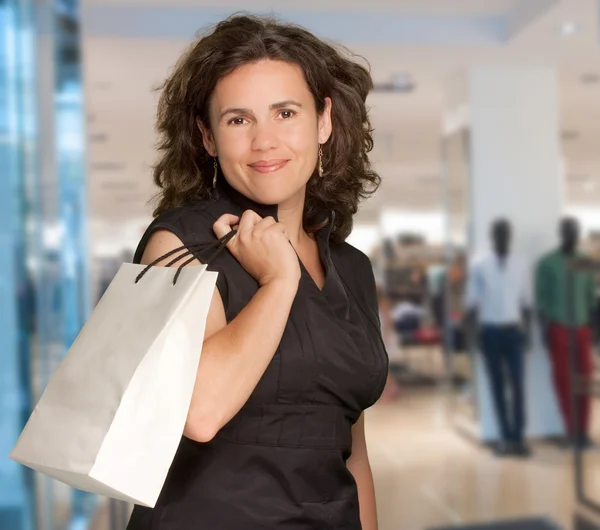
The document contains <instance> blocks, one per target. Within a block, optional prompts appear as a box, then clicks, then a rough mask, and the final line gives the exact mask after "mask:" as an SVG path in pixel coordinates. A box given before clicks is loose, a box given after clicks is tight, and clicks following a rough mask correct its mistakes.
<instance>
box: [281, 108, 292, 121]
mask: <svg viewBox="0 0 600 530" xmlns="http://www.w3.org/2000/svg"><path fill="white" fill-rule="evenodd" d="M295 114H296V113H295V112H294V111H293V110H282V111H281V112H280V114H279V115H280V116H281V117H282V118H283V119H284V120H289V119H290V118H292V117H293V116H294V115H295Z"/></svg>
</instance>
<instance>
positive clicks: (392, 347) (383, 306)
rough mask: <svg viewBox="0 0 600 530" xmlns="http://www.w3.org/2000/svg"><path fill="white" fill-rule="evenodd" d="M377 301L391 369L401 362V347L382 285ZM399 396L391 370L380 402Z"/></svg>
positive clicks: (378, 290)
mask: <svg viewBox="0 0 600 530" xmlns="http://www.w3.org/2000/svg"><path fill="white" fill-rule="evenodd" d="M377 300H378V301H379V320H380V322H381V336H382V338H383V342H384V344H385V348H386V351H387V352H388V354H389V357H390V363H389V364H390V368H391V367H392V364H393V363H394V362H395V361H396V362H397V361H398V360H399V359H398V357H399V349H400V346H399V345H398V336H397V335H396V330H395V329H394V319H393V318H392V311H391V307H390V301H389V300H388V297H387V296H386V295H385V292H384V290H383V288H382V287H381V286H380V285H378V286H377ZM399 394H400V386H399V385H398V383H397V382H396V380H395V379H394V376H393V374H392V372H391V370H389V371H388V376H387V380H386V383H385V388H384V389H383V393H382V394H381V398H380V399H379V402H380V403H390V402H393V401H394V400H395V399H396V398H397V397H398V395H399Z"/></svg>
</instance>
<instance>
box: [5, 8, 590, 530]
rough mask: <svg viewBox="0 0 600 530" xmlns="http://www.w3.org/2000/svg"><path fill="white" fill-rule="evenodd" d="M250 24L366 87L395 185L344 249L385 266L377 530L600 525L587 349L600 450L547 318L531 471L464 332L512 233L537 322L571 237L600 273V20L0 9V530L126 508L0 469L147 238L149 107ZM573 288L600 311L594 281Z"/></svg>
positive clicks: (585, 12) (532, 380)
mask: <svg viewBox="0 0 600 530" xmlns="http://www.w3.org/2000/svg"><path fill="white" fill-rule="evenodd" d="M239 10H244V11H251V12H258V13H275V14H276V15H277V16H278V17H280V18H282V19H284V20H288V21H291V22H296V23H299V24H301V25H303V26H305V27H307V28H308V29H310V30H312V31H314V32H315V33H316V34H317V35H319V36H321V37H323V38H327V39H331V40H333V41H335V42H338V43H341V44H343V45H345V46H348V47H349V48H350V49H351V50H352V51H354V52H355V53H358V54H360V55H362V56H364V57H365V58H366V59H367V60H368V62H369V63H370V65H371V68H372V75H373V78H374V80H375V85H376V86H375V89H374V91H373V92H372V94H371V95H370V97H369V101H368V104H369V106H370V109H371V116H372V122H373V125H374V127H375V149H374V151H373V153H372V161H373V163H374V165H375V167H376V169H377V170H378V171H379V173H380V174H381V176H382V178H383V185H382V187H381V189H380V191H379V192H378V193H377V194H376V195H375V196H374V197H373V198H372V199H371V200H369V201H368V202H367V203H365V204H364V205H363V206H362V208H361V210H360V212H359V213H358V215H357V217H356V224H355V228H354V232H353V233H352V235H351V237H350V242H351V243H353V244H354V245H356V246H357V247H359V248H361V249H362V250H363V251H365V252H366V253H368V254H369V255H370V256H371V258H372V261H373V264H374V267H375V271H376V275H377V278H378V280H379V285H380V290H381V305H382V315H383V317H384V318H383V320H384V324H385V325H384V330H385V340H386V342H387V344H388V349H389V353H390V358H391V370H390V382H389V385H388V388H386V391H385V394H384V396H383V398H382V399H381V401H380V403H378V404H377V405H375V406H374V407H373V408H372V409H371V410H369V412H368V415H367V433H368V441H369V452H370V457H371V463H372V467H373V472H374V476H375V482H376V489H377V501H378V510H379V520H380V529H381V530H395V529H402V530H431V529H442V528H444V529H446V528H477V529H483V528H497V529H522V530H535V529H539V530H544V529H552V528H554V529H557V528H561V529H568V528H577V529H579V530H584V529H598V528H600V522H599V521H600V475H599V474H598V471H599V470H600V457H599V455H600V452H599V449H598V447H600V445H599V444H600V409H599V408H598V406H597V405H598V397H597V396H600V393H597V386H596V385H597V383H598V381H597V379H598V380H599V381H600V371H598V372H597V371H595V365H597V364H598V357H597V356H596V354H595V352H594V353H593V354H592V356H591V357H590V359H591V361H592V365H591V372H590V373H588V374H587V375H589V376H590V377H591V379H592V384H589V385H585V388H583V389H581V388H580V389H579V392H580V393H581V394H582V395H583V397H581V399H583V400H587V401H586V402H589V403H591V406H592V413H591V425H590V426H589V432H588V434H589V438H588V439H586V440H583V442H582V443H575V444H572V443H569V440H568V439H565V434H568V432H567V430H565V422H566V421H567V420H566V419H565V415H564V413H562V414H561V399H564V397H565V396H564V392H563V394H561V391H558V392H557V390H556V388H557V387H555V382H554V379H555V378H554V375H553V374H555V371H556V367H555V366H553V364H552V363H553V362H554V361H553V359H554V357H553V355H554V354H553V353H552V351H551V352H550V353H551V355H548V351H547V350H548V349H550V350H552V344H549V345H548V346H549V348H547V347H546V346H547V345H546V343H545V341H544V340H542V335H541V334H540V332H539V326H538V319H537V318H534V319H533V328H532V332H531V336H530V339H529V341H528V342H529V347H528V352H527V354H526V369H525V385H524V386H525V395H524V403H525V405H524V406H525V409H526V417H527V422H526V423H527V428H526V438H527V444H528V447H529V450H530V453H531V454H529V455H526V454H524V453H525V451H523V452H522V454H516V452H511V451H508V452H507V451H504V450H503V448H502V446H501V444H499V443H498V442H501V441H502V428H501V426H500V425H499V422H498V415H497V413H496V411H497V405H498V397H497V395H495V394H494V392H493V391H492V387H494V385H493V384H492V383H493V382H492V381H491V378H493V375H490V374H493V372H492V371H490V367H489V365H487V364H486V362H485V356H484V355H483V354H482V353H481V352H480V351H479V346H481V344H479V343H478V342H477V341H473V340H469V337H470V336H469V329H470V328H469V326H467V325H466V323H467V320H468V319H466V318H465V317H466V316H468V314H470V313H469V312H468V311H467V310H468V309H469V307H467V306H466V305H465V299H466V298H467V294H466V293H465V291H466V290H468V288H467V286H468V285H469V282H471V286H472V287H471V289H474V290H475V291H477V289H478V287H477V281H476V280H474V279H473V277H471V276H470V275H473V274H476V272H477V271H478V270H479V272H481V271H482V270H484V269H485V267H481V266H480V267H479V269H477V266H478V265H477V264H479V265H481V263H480V262H478V261H476V259H477V257H478V256H480V255H481V254H482V253H485V252H488V250H489V247H490V238H489V235H490V229H491V226H492V223H494V222H495V221H496V220H498V219H500V218H503V219H506V220H508V221H509V223H510V226H511V227H512V233H513V241H512V245H511V253H513V254H515V255H519V256H520V259H522V261H523V263H525V273H524V274H525V275H526V276H527V279H526V281H527V282H529V283H528V284H529V289H530V295H531V297H532V299H534V301H533V303H532V304H531V305H532V309H536V308H539V304H540V303H541V302H540V297H541V295H540V293H539V289H540V285H541V284H542V283H543V282H544V281H548V280H547V279H546V280H544V278H542V276H541V274H542V273H541V272H540V266H539V264H540V259H541V258H542V256H544V255H548V253H549V252H552V251H553V250H555V249H557V248H558V247H559V245H560V244H561V241H560V240H559V222H560V220H561V219H562V218H564V217H565V216H571V217H572V218H574V219H575V220H576V221H577V223H578V225H579V227H580V238H579V240H578V241H577V243H578V245H577V246H578V248H579V250H580V252H582V253H585V254H586V255H587V256H589V257H591V258H600V208H599V206H600V148H599V147H600V32H599V22H600V2H599V1H598V0H370V1H368V2H363V1H352V0H318V1H316V0H303V1H297V0H278V1H277V2H274V1H269V0H264V1H263V0H260V1H252V2H250V1H249V0H248V1H244V0H237V1H236V0H219V1H218V2H216V1H215V2H211V1H210V0H128V1H124V0H87V1H85V0H82V1H78V0H54V1H52V2H50V1H48V0H35V1H34V0H0V248H1V251H0V337H2V338H1V341H0V348H1V349H0V529H1V530H38V529H39V530H67V529H68V530H84V529H90V530H91V529H93V530H109V529H110V530H122V529H124V528H125V525H126V520H127V516H128V510H129V507H128V506H126V505H123V504H121V503H118V502H114V501H108V500H107V499H104V498H97V497H95V496H92V495H89V494H85V493H82V492H77V491H72V490H70V489H69V488H67V487H66V486H64V485H62V484H60V483H58V482H55V481H53V480H50V479H46V478H44V477H42V476H41V475H37V474H33V473H31V472H29V471H27V470H26V469H25V468H23V467H21V466H19V465H18V464H16V463H14V462H12V461H11V460H9V459H8V458H7V455H8V454H9V452H10V450H11V448H12V447H13V445H14V443H15V441H16V439H17V437H18V435H19V433H20V431H21V429H22V427H23V425H24V423H25V421H26V420H27V418H28V417H29V414H30V412H31V410H32V407H33V406H34V405H35V403H36V401H37V400H38V399H39V397H40V395H41V393H42V391H43V389H44V387H45V385H46V384H47V382H48V379H49V377H50V376H51V374H52V373H53V371H54V370H55V369H56V367H57V366H58V364H59V363H60V361H61V359H62V357H63V356H64V354H65V352H66V351H67V349H68V348H69V346H70V344H71V343H72V341H73V340H74V338H75V337H76V336H77V333H78V331H79V330H80V328H81V326H82V325H83V323H84V322H85V320H86V318H87V316H88V315H89V313H90V311H91V310H92V308H93V307H94V305H95V303H96V302H97V301H98V299H99V297H100V296H101V294H102V292H103V290H104V288H105V287H106V286H107V284H108V283H109V282H110V280H111V279H112V277H113V275H114V274H115V272H116V270H117V269H118V267H119V266H120V264H121V263H122V262H124V261H130V260H131V257H132V253H133V250H134V248H135V246H136V244H137V242H138V239H139V238H140V236H141V234H142V232H143V230H144V228H145V227H146V226H147V224H148V223H149V221H150V220H151V217H150V212H151V205H150V204H149V199H150V198H151V196H152V194H153V191H154V190H153V185H152V179H151V165H152V163H153V162H154V160H155V156H156V153H155V151H154V143H155V139H156V137H155V132H154V118H155V107H156V103H157V98H158V94H157V92H156V91H155V90H154V89H155V88H156V87H157V86H158V85H159V84H160V83H161V81H162V80H163V79H164V78H165V77H166V75H167V73H168V72H169V71H170V69H171V68H172V66H173V64H174V62H175V61H176V59H177V58H178V56H179V55H180V53H181V52H182V50H183V49H184V48H185V47H186V45H187V44H188V43H189V42H190V40H191V39H192V38H193V37H194V35H195V34H196V33H197V32H198V31H199V30H201V29H202V28H205V27H207V26H209V25H210V24H213V23H215V22H216V21H218V20H219V19H221V18H223V17H224V16H227V15H229V14H231V13H233V12H235V11H239ZM563 239H564V238H563ZM511 255H512V254H511ZM470 264H471V266H470ZM482 274H483V273H482ZM495 274H496V278H497V281H498V282H499V283H498V285H503V284H502V283H501V282H503V281H506V278H504V279H502V277H501V276H502V274H501V273H498V272H497V271H496V273H495ZM565 274H566V269H565ZM577 274H580V275H583V274H587V275H589V278H591V281H592V283H591V284H590V285H592V287H591V289H592V291H591V292H592V295H591V296H592V298H593V304H594V308H595V307H597V298H598V296H597V295H598V293H600V290H598V286H597V285H596V283H595V282H596V280H597V279H598V274H596V269H595V268H594V266H593V263H592V264H591V265H590V267H589V270H588V271H587V272H585V273H584V272H579V273H577ZM563 280H564V278H562V277H561V278H559V279H558V280H556V281H563ZM565 281H566V280H565ZM549 283H550V284H552V280H550V281H549ZM536 286H537V288H536ZM513 287H514V285H513V284H507V285H506V287H502V288H500V289H496V290H497V291H500V292H505V291H506V292H508V291H509V290H510V289H512V288H513ZM550 287H551V286H550ZM550 287H549V288H550ZM515 289H516V288H515ZM524 289H527V287H525V288H524ZM562 294H564V293H562ZM471 296H474V297H475V298H476V297H477V293H475V294H473V293H471ZM498 296H500V297H501V298H502V295H498ZM565 297H566V295H565ZM536 301H537V305H536ZM560 303H562V302H560ZM576 303H577V302H576ZM500 305H502V302H500ZM555 309H556V311H557V312H558V313H560V312H561V311H563V312H564V310H566V309H565V308H564V307H562V308H561V307H557V308H555ZM534 314H535V311H534ZM596 315H597V313H596ZM480 316H481V315H480ZM558 318H559V317H557V319H558ZM483 323H484V324H485V322H483ZM597 324H598V318H597V316H593V317H592V318H591V320H590V321H589V322H587V321H586V322H585V326H588V327H591V328H594V327H595V325H597ZM590 342H591V343H592V346H593V345H594V344H593V343H595V339H594V338H592V339H590ZM483 348H484V349H485V344H483ZM575 350H577V348H575ZM575 353H577V352H575ZM574 357H575V358H577V355H575V356H574ZM513 375H514V374H513V373H512V372H511V371H509V372H508V373H506V374H505V375H504V378H503V381H504V383H503V384H505V385H506V386H507V388H508V389H510V387H511V385H510V382H511V381H510V380H511V377H512V376H513ZM496 383H497V381H496ZM575 386H576V385H573V387H575ZM494 388H497V385H496V386H495V387H494ZM575 391H577V389H574V388H571V389H570V390H569V392H575ZM509 392H510V391H509ZM513 394H514V392H513ZM584 394H585V395H584ZM512 397H513V399H514V397H515V396H514V395H513V396H512ZM509 408H510V407H509ZM491 523H494V524H496V526H489V527H488V526H487V525H488V524H491ZM473 524H476V525H480V526H473V527H472V526H469V525H473ZM502 524H503V525H502ZM232 530H233V529H232Z"/></svg>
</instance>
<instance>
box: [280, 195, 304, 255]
mask: <svg viewBox="0 0 600 530" xmlns="http://www.w3.org/2000/svg"><path fill="white" fill-rule="evenodd" d="M304 197H305V193H304V192H302V193H301V194H299V196H298V197H294V198H293V199H291V200H290V201H288V202H287V203H285V204H280V205H279V211H278V214H277V216H278V218H279V222H280V223H282V224H284V225H285V226H286V228H287V231H288V235H289V237H290V242H291V243H292V245H293V246H294V247H296V248H297V247H299V246H300V245H301V244H302V243H303V242H305V241H306V237H307V234H306V232H305V231H304Z"/></svg>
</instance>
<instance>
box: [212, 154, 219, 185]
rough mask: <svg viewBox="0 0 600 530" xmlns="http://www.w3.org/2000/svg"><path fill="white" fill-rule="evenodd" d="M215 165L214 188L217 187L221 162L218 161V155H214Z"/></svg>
mask: <svg viewBox="0 0 600 530" xmlns="http://www.w3.org/2000/svg"><path fill="white" fill-rule="evenodd" d="M213 167H214V168H215V172H214V175H213V189H215V188H216V187H217V175H218V174H219V164H218V163H217V157H216V156H215V157H214V161H213Z"/></svg>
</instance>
